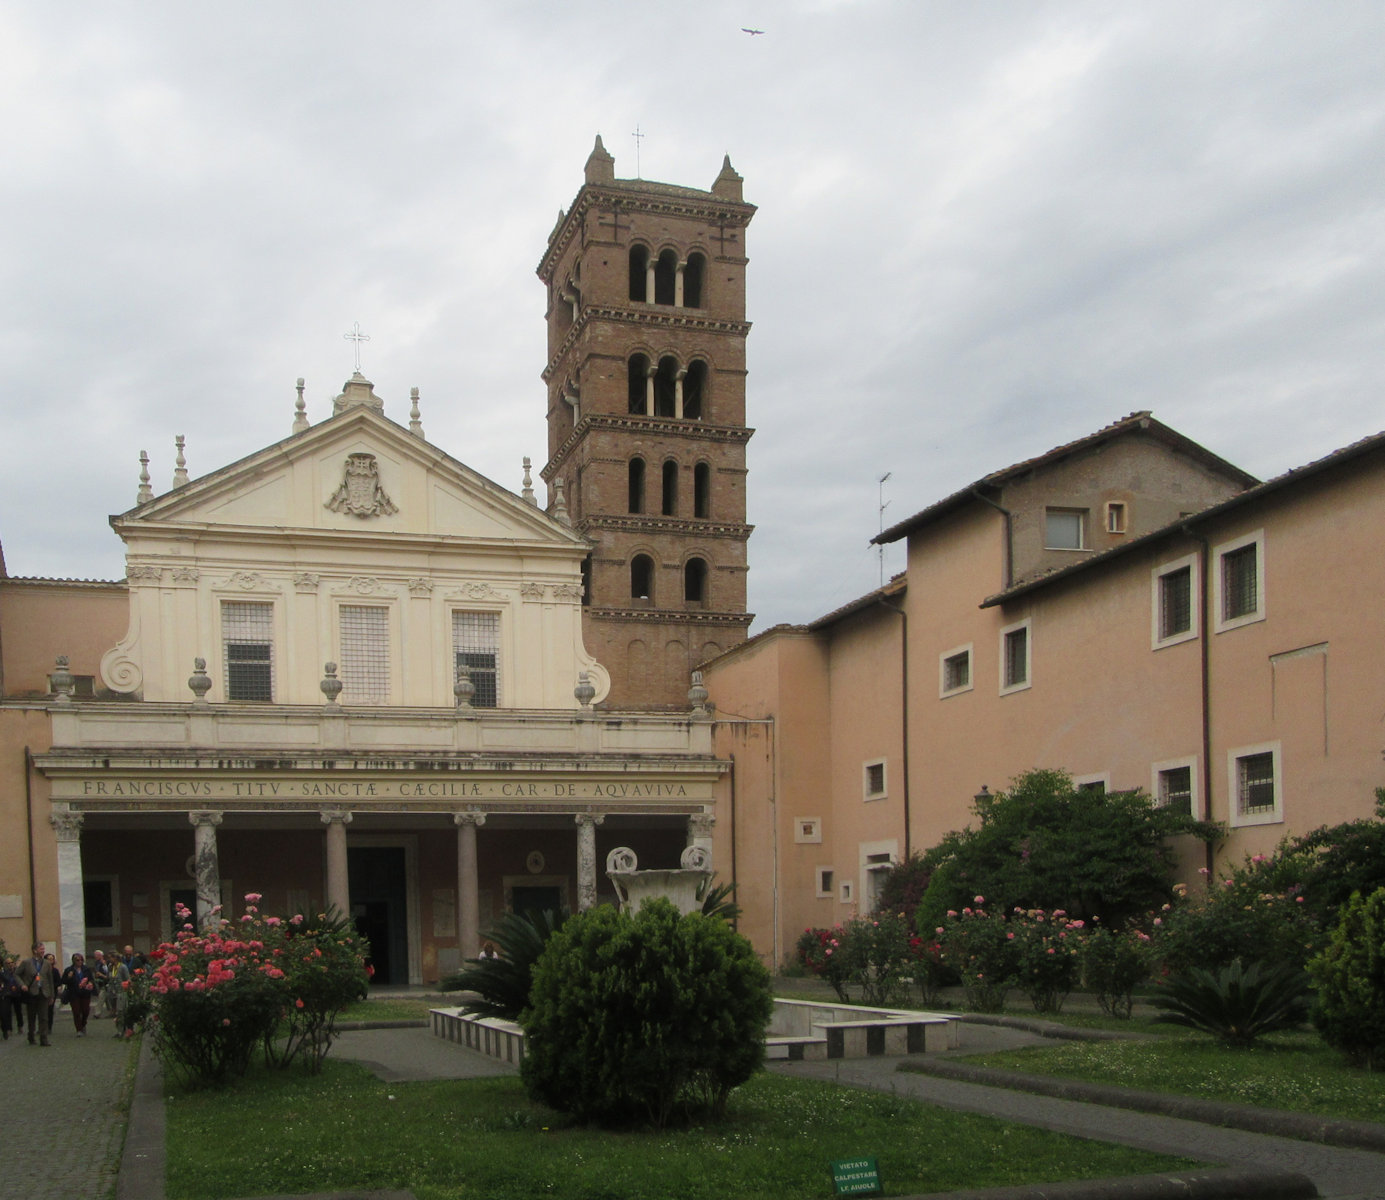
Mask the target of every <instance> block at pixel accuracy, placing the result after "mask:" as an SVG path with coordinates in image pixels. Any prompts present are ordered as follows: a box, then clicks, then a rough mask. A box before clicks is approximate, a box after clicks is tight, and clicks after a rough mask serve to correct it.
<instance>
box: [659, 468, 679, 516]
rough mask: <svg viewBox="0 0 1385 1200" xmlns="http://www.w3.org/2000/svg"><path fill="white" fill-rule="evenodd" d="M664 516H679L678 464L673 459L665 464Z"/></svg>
mask: <svg viewBox="0 0 1385 1200" xmlns="http://www.w3.org/2000/svg"><path fill="white" fill-rule="evenodd" d="M663 514H664V516H666V517H676V516H677V515H678V464H677V463H676V462H674V461H673V459H671V458H670V459H668V460H667V461H666V462H665V463H664V503H663Z"/></svg>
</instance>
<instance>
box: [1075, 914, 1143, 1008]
mask: <svg viewBox="0 0 1385 1200" xmlns="http://www.w3.org/2000/svg"><path fill="white" fill-rule="evenodd" d="M1150 958H1151V952H1150V938H1149V934H1147V933H1144V932H1143V931H1142V930H1139V929H1124V930H1122V931H1121V932H1119V933H1117V932H1115V931H1114V930H1111V929H1102V928H1101V927H1100V926H1099V925H1098V926H1096V927H1095V928H1093V929H1090V930H1088V931H1087V935H1086V937H1084V938H1083V939H1082V985H1083V987H1085V988H1086V989H1087V990H1088V991H1089V992H1091V993H1092V994H1093V995H1094V996H1095V997H1096V1002H1097V1003H1098V1004H1099V1005H1101V1011H1102V1012H1104V1013H1106V1014H1107V1016H1111V1017H1121V1018H1124V1019H1125V1020H1129V1019H1130V1010H1131V1008H1132V1007H1133V1006H1134V992H1135V989H1136V988H1137V987H1139V986H1140V984H1142V983H1144V981H1145V980H1146V979H1148V978H1149V971H1150Z"/></svg>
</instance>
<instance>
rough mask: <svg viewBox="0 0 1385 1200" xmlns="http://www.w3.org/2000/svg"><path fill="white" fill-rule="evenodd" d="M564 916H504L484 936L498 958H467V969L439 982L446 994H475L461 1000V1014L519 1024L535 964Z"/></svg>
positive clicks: (554, 913) (532, 979) (520, 914)
mask: <svg viewBox="0 0 1385 1200" xmlns="http://www.w3.org/2000/svg"><path fill="white" fill-rule="evenodd" d="M566 919H567V918H566V914H564V913H558V912H554V911H552V910H551V909H549V910H546V911H544V912H529V913H506V914H505V915H504V916H502V917H501V918H500V919H499V920H497V921H496V923H495V924H494V925H492V926H491V928H490V929H489V931H487V933H486V937H487V939H488V940H490V941H492V942H494V943H495V944H496V946H497V947H498V948H499V951H500V957H499V958H469V959H467V966H466V968H465V969H464V970H463V971H461V972H460V973H459V974H457V975H453V976H451V977H449V978H448V979H445V980H443V981H442V984H441V987H442V990H443V991H445V992H459V991H460V992H475V993H476V995H475V997H474V998H472V999H469V1000H463V1001H462V1003H461V1006H460V1007H461V1009H462V1011H463V1012H469V1013H474V1014H475V1015H477V1016H480V1017H498V1018H500V1019H501V1020H505V1021H518V1020H519V1014H520V1013H522V1012H523V1011H524V1010H525V1008H526V1007H527V1006H528V1004H529V990H530V988H531V987H532V986H533V982H534V964H535V963H536V962H538V961H539V956H540V955H541V954H542V953H543V949H544V947H545V946H546V945H547V944H548V939H549V938H550V937H552V936H553V933H554V931H555V930H557V929H559V928H561V926H562V924H563V922H564V921H565V920H566Z"/></svg>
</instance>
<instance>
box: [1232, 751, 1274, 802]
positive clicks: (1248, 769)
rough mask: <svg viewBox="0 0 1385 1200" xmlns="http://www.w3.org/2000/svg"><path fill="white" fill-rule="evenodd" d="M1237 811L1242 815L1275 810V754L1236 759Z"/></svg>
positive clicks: (1252, 755) (1253, 755)
mask: <svg viewBox="0 0 1385 1200" xmlns="http://www.w3.org/2000/svg"><path fill="white" fill-rule="evenodd" d="M1236 811H1237V812H1238V813H1239V814H1240V815H1241V816H1246V815H1248V814H1251V813H1266V812H1273V811H1274V754H1273V753H1268V752H1267V753H1264V754H1247V755H1245V756H1244V757H1242V758H1238V759H1237V760H1236Z"/></svg>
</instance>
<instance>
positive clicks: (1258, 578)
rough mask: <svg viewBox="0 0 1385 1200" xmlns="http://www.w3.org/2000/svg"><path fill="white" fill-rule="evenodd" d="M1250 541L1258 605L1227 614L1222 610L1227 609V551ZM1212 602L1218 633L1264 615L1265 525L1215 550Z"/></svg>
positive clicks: (1229, 551) (1213, 555)
mask: <svg viewBox="0 0 1385 1200" xmlns="http://www.w3.org/2000/svg"><path fill="white" fill-rule="evenodd" d="M1250 545H1253V546H1254V547H1255V608H1254V610H1253V611H1251V612H1248V613H1244V614H1243V615H1241V616H1239V617H1226V618H1224V617H1223V613H1225V611H1226V608H1225V604H1226V597H1225V594H1224V575H1225V567H1224V565H1223V564H1224V560H1225V558H1226V556H1227V555H1228V554H1232V553H1234V552H1235V551H1237V550H1241V549H1244V548H1245V547H1246V546H1250ZM1212 606H1213V608H1212V611H1213V616H1214V618H1215V624H1214V625H1213V628H1214V630H1215V631H1216V632H1217V633H1225V632H1226V631H1227V630H1229V629H1239V628H1240V627H1241V626H1242V625H1250V624H1253V623H1254V622H1256V621H1263V620H1264V619H1265V531H1264V530H1263V529H1257V530H1256V531H1255V532H1254V533H1248V534H1246V535H1245V536H1244V537H1238V538H1235V539H1234V540H1232V541H1229V542H1223V543H1222V544H1221V545H1220V546H1217V547H1216V548H1215V549H1214V550H1213V551H1212Z"/></svg>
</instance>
